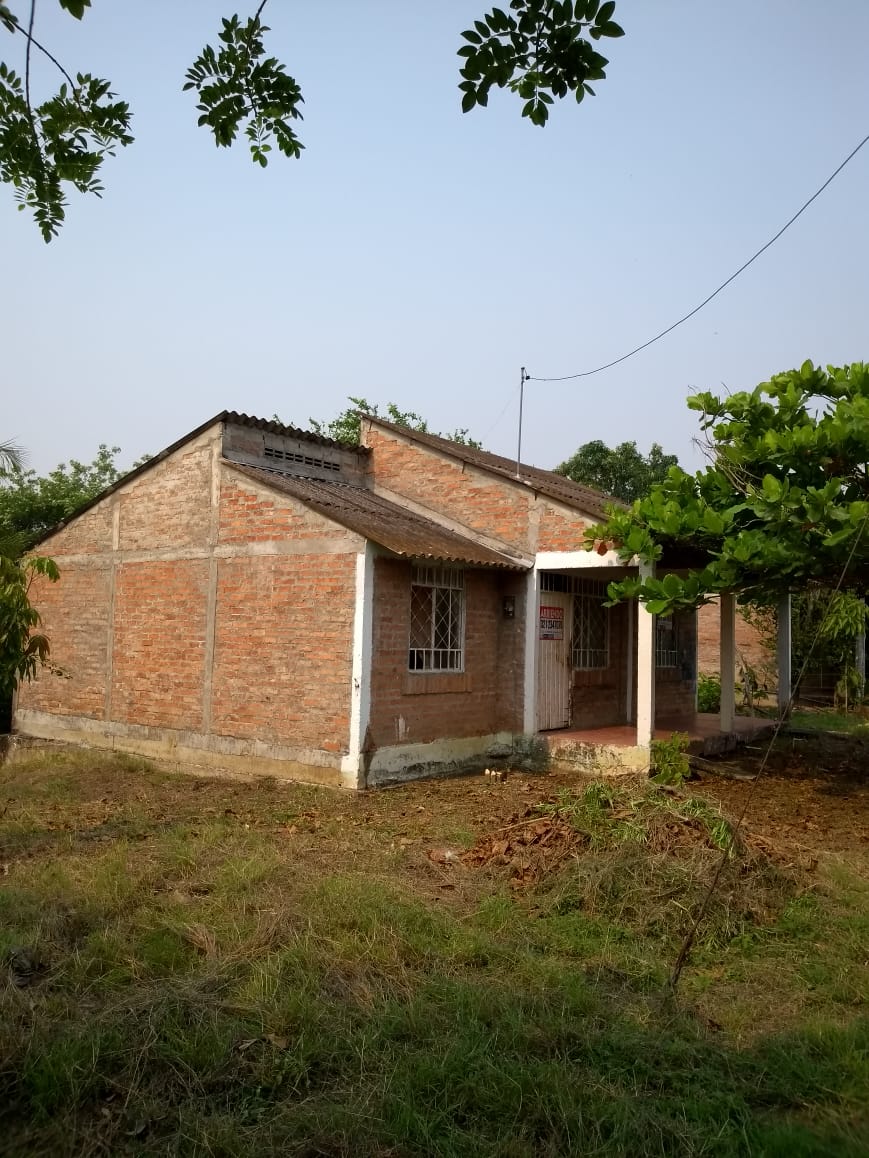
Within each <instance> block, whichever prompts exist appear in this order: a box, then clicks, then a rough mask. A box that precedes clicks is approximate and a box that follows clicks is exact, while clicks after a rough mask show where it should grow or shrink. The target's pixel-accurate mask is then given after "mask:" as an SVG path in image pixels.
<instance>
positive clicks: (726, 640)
mask: <svg viewBox="0 0 869 1158" xmlns="http://www.w3.org/2000/svg"><path fill="white" fill-rule="evenodd" d="M718 606H719V612H720V631H719V670H720V672H721V717H720V725H719V726H720V728H721V731H722V732H732V731H733V720H734V717H735V715H736V599H735V597H734V596H733V595H732V594H730V593H729V592H726V593H725V594H724V595H722V596H721V600H720V602H719V605H718Z"/></svg>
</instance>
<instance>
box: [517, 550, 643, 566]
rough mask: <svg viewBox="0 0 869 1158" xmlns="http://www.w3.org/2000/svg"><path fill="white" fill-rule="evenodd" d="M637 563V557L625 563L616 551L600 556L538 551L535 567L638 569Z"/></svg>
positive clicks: (589, 552)
mask: <svg viewBox="0 0 869 1158" xmlns="http://www.w3.org/2000/svg"><path fill="white" fill-rule="evenodd" d="M637 563H638V560H637V558H636V556H634V557H633V558H632V559H629V560H628V561H627V562H625V561H624V560H622V559H620V558H619V556H618V554H617V553H616V552H615V551H607V553H606V554H605V555H599V554H598V553H597V551H538V552H537V559H536V561H535V565H536V566H537V567H538V568H539V569H540V570H541V571H558V570H559V569H561V570H563V569H565V568H582V569H586V568H588V567H636V566H637Z"/></svg>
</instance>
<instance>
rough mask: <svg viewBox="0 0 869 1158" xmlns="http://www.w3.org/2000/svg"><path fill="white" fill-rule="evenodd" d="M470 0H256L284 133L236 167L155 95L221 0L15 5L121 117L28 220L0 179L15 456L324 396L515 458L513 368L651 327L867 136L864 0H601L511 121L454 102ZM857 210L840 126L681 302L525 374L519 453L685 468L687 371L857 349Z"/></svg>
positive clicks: (297, 415) (284, 408)
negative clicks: (537, 110)
mask: <svg viewBox="0 0 869 1158" xmlns="http://www.w3.org/2000/svg"><path fill="white" fill-rule="evenodd" d="M485 2H486V0H271V2H270V3H269V5H268V7H267V9H266V17H267V20H268V23H269V24H270V25H271V27H272V29H273V31H272V33H271V35H270V39H269V48H270V50H271V51H272V52H273V53H274V54H275V55H277V56H279V57H280V58H281V59H283V60H284V61H285V62H286V64H287V66H288V68H289V70H290V71H291V72H292V73H293V75H294V76H295V77H296V78H297V79H298V81H299V82H300V84H301V86H302V89H303V91H304V94H305V97H306V105H305V120H304V122H303V123H302V124H301V126H300V132H301V135H302V139H303V141H304V143H305V145H306V149H305V152H304V153H303V155H302V159H301V161H291V160H285V159H282V158H281V159H276V160H275V161H274V162H273V163H272V164H271V165H270V166H269V168H268V170H266V171H263V170H260V169H259V168H258V167H255V166H253V165H252V164H251V162H250V160H249V159H248V156H247V153H246V150H245V148H244V146H243V145H240V146H238V147H237V148H236V149H235V150H233V151H227V150H218V149H216V148H215V146H214V144H213V143H212V141H211V139H210V137H208V136H207V135H206V134H205V133H204V132H203V131H202V130H198V129H197V128H196V124H195V120H196V114H195V111H194V107H193V106H194V100H193V99H192V97H191V96H190V94H183V93H182V92H181V91H180V88H181V83H182V81H183V74H184V71H185V68H186V66H187V65H188V64H189V63H190V62H191V61H192V59H193V57H194V56H195V55H196V54H197V52H198V50H199V49H200V48H201V47H202V45H203V44H204V43H205V42H206V41H207V40H212V41H213V40H214V34H215V31H216V29H217V27H218V26H219V17H220V16H221V15H229V14H230V13H231V12H232V11H234V10H235V8H234V7H233V5H232V4H230V3H225V4H224V3H222V2H220V0H184V2H183V3H179V2H177V0H150V2H149V3H147V4H145V3H141V2H140V3H134V2H133V0H113V2H110V0H94V7H93V11H91V12H89V13H88V14H87V15H86V16H85V19H84V20H83V21H82V22H81V24H78V23H77V22H76V21H74V20H73V19H71V18H70V17H68V16H66V15H65V14H63V13H62V12H61V11H60V10H59V8H58V5H57V3H56V2H55V0H41V2H40V4H39V7H38V9H37V15H38V24H37V29H36V32H37V35H38V36H39V37H40V39H42V40H43V42H44V43H46V44H47V45H48V46H49V47H50V48H51V49H52V50H53V51H54V52H55V54H56V55H57V56H59V57H60V58H61V60H62V61H63V63H64V64H65V65H66V67H67V68H68V70H69V71H74V70H77V69H80V70H82V71H91V72H94V73H96V74H97V75H102V76H107V77H109V78H111V80H112V82H113V84H114V87H115V89H116V91H117V92H118V93H119V94H121V95H122V96H123V97H124V98H125V99H128V100H129V101H130V103H131V104H132V107H133V110H134V112H135V120H134V131H135V134H136V137H137V140H136V143H135V144H134V145H133V146H131V147H130V148H129V149H127V150H126V151H123V152H122V153H121V154H120V155H119V157H118V158H117V159H115V160H114V161H110V162H108V163H107V165H106V167H105V174H104V180H105V185H106V194H105V197H104V199H103V200H102V201H98V200H96V199H94V198H88V199H85V198H82V197H79V196H77V195H76V196H73V197H72V199H71V203H70V207H69V214H68V220H67V224H66V226H65V227H64V229H63V232H62V234H61V236H60V237H59V238H58V239H57V240H56V241H54V242H53V243H52V244H51V245H48V246H46V245H45V244H44V243H43V241H42V240H41V238H40V236H39V234H38V233H37V230H36V228H35V226H34V224H33V223H32V220H31V219H30V218H29V217H28V215H26V214H25V213H18V212H16V210H15V202H14V199H13V196H12V193H11V191H10V190H9V189H7V188H6V187H0V260H2V269H3V275H4V290H5V292H4V302H3V361H2V375H3V394H2V397H3V419H2V424H0V436H2V437H13V436H14V437H15V438H16V439H17V440H18V441H19V442H20V443H22V444H23V445H24V446H25V447H26V448H27V449H28V450H29V453H30V461H31V463H32V465H33V466H35V467H36V468H37V469H39V470H47V469H49V468H51V467H52V466H54V465H55V464H56V463H57V462H58V461H59V460H61V459H67V458H69V457H77V458H84V459H89V458H91V457H92V456H93V454H94V452H95V451H96V448H97V445H98V444H99V443H100V442H108V443H110V444H117V445H119V446H121V447H122V449H123V454H122V456H121V461H122V463H123V464H125V465H126V464H128V463H130V462H131V461H132V460H133V459H134V458H136V457H137V456H139V455H140V454H142V453H143V452H152V453H153V452H156V451H157V450H159V449H161V448H162V447H164V446H166V445H168V444H169V443H171V442H173V441H174V440H175V439H176V438H178V437H180V436H181V435H182V434H184V433H185V432H187V431H188V430H190V429H192V428H193V427H195V426H197V425H199V424H200V423H201V422H203V421H204V420H205V419H206V418H208V417H210V416H211V415H212V414H215V413H216V412H218V411H220V410H222V409H224V408H229V409H237V410H242V411H246V412H248V413H250V414H255V415H260V416H265V417H270V416H271V415H272V414H273V413H275V412H277V413H279V414H280V415H281V416H282V417H283V418H284V420H285V421H288V422H292V423H295V424H297V425H304V424H305V423H306V421H307V419H308V418H309V417H310V416H311V415H313V416H315V417H326V418H328V417H331V416H333V415H334V414H335V413H337V411H339V410H340V409H341V408H342V407H343V405H344V404H345V399H346V397H347V396H348V395H349V394H355V395H361V396H364V397H365V398H368V399H369V400H371V401H377V402H380V403H386V402H388V401H395V402H396V403H398V404H399V405H401V406H402V407H405V408H412V409H415V410H418V411H420V412H422V413H423V414H424V415H426V416H427V417H428V418H429V421H430V423H431V425H432V427H433V428H434V429H452V428H454V427H456V426H464V427H468V428H470V430H471V432H472V433H473V434H475V435H476V436H477V437H478V438H482V439H483V441H484V444H485V445H486V446H487V447H488V448H489V449H492V450H495V451H498V452H500V453H506V454H512V453H515V447H516V420H517V401H518V397H517V387H518V380H519V367H520V366H521V365H525V366H527V367H528V369H529V371H530V372H531V373H532V374H536V375H560V374H569V373H572V372H574V371H578V370H583V369H586V368H589V367H592V366H595V365H597V364H599V363H601V362H605V361H609V360H610V359H611V358H614V357H617V356H618V355H619V354H621V353H623V352H624V351H625V350H627V349H629V348H631V347H632V346H634V345H636V344H638V343H639V342H641V341H643V340H644V339H646V338H648V337H649V336H651V335H652V334H654V333H656V332H657V331H658V330H660V329H662V328H663V327H664V326H666V325H668V324H669V323H670V322H672V321H674V320H675V318H677V317H678V316H680V315H681V314H683V313H685V312H686V311H687V310H688V309H690V308H691V307H692V306H694V305H695V304H696V303H697V302H698V301H699V300H700V299H701V298H703V297H705V296H706V294H707V293H709V292H710V291H711V290H712V289H714V288H715V286H716V285H717V284H718V283H719V282H721V281H722V280H723V279H724V278H725V277H726V276H728V275H729V274H730V273H731V272H732V271H733V270H734V269H735V268H736V267H737V266H738V265H740V264H741V263H742V261H744V260H745V259H746V258H747V257H748V256H749V255H750V254H751V253H752V252H753V251H754V250H755V249H756V248H758V247H759V246H760V245H761V244H763V242H765V241H766V240H767V239H768V238H769V237H770V236H771V235H772V234H773V233H774V232H775V231H776V230H777V229H778V228H779V227H780V226H781V225H782V224H783V223H784V221H785V220H786V219H787V218H788V217H789V216H790V215H791V214H792V213H793V212H794V211H795V210H796V209H797V208H798V207H799V205H800V204H801V203H802V202H803V201H804V200H805V199H806V197H807V196H808V195H809V194H810V193H812V192H813V191H814V190H815V189H816V188H817V186H818V185H820V184H821V182H822V181H823V180H824V179H825V178H826V177H827V176H828V175H829V173H830V172H832V170H833V169H834V168H835V167H836V165H838V164H839V162H840V161H841V160H842V158H843V157H844V156H845V155H846V154H847V153H848V152H849V151H850V150H851V149H852V148H853V146H854V145H855V144H856V143H857V141H859V140H860V138H861V137H862V136H864V135H865V133H866V132H869V69H867V67H866V51H867V45H869V2H867V0H827V2H826V3H824V4H818V3H817V0H811V2H809V0H728V2H725V0H704V2H698V0H618V8H617V12H616V17H617V19H618V20H619V21H620V23H621V24H622V25H623V26H624V28H625V29H626V32H627V35H626V36H625V37H624V38H623V39H621V40H617V41H607V42H604V43H605V45H606V48H605V51H606V49H609V55H610V57H611V63H610V67H609V70H608V73H609V75H608V78H607V80H606V81H603V82H601V83H600V85H599V86H598V95H597V96H596V97H595V98H594V99H589V100H588V101H587V102H585V103H584V104H583V105H582V106H577V105H576V104H575V103H573V102H571V101H570V100H565V101H563V102H561V103H560V104H559V105H558V106H557V107H556V108H555V110H554V113H553V116H552V120H551V123H550V125H549V126H548V127H547V128H546V129H543V130H541V129H538V128H535V127H534V126H532V125H530V124H529V123H528V122H527V121H523V120H522V118H521V117H520V106H519V103H518V101H517V100H516V98H513V97H511V96H509V95H508V94H500V93H498V94H494V95H493V97H492V100H491V102H490V108H489V109H488V110H477V111H475V112H473V113H471V114H469V115H467V116H463V115H462V113H461V111H460V108H459V100H458V95H457V90H456V84H457V81H458V75H457V69H458V64H457V58H456V55H455V53H456V49H457V48H458V47H459V45H460V39H459V34H460V32H461V31H462V29H463V28H465V27H467V26H468V25H469V23H470V21H472V20H473V18H474V17H478V16H479V15H481V13H482V11H483V10H484V7H485ZM248 7H249V8H250V10H251V11H253V9H254V7H255V4H254V3H253V0H251V4H250V5H249V6H248ZM13 8H15V5H14V4H13ZM240 11H241V12H246V11H247V9H246V8H245V7H244V6H243V5H242V6H241V8H240ZM0 47H2V53H0V57H2V58H3V59H6V60H11V59H16V54H17V53H18V52H19V51H20V49H21V47H22V44H21V43H20V42H19V43H15V42H12V41H11V38H10V37H8V36H7V35H5V34H2V33H0ZM36 68H37V72H36V76H35V80H34V87H35V89H36V95H37V96H39V95H40V94H42V93H44V92H46V91H47V89H48V86H52V87H54V86H55V79H56V78H55V77H54V76H53V75H52V73H51V67H50V66H49V65H48V64H47V62H43V61H38V62H37V64H36ZM867 206H869V145H867V146H866V147H865V148H864V149H863V150H862V152H861V153H860V154H859V155H858V156H857V157H856V158H855V159H854V160H853V161H852V162H851V164H850V165H849V166H848V167H847V168H846V169H845V171H844V172H843V173H842V174H841V175H840V176H839V177H838V178H837V179H836V181H835V182H834V183H833V185H832V186H831V187H830V188H829V189H828V190H827V191H826V192H825V193H824V194H823V195H822V197H821V198H819V199H818V201H817V202H816V203H815V204H814V205H813V206H811V208H810V209H809V210H808V211H807V212H806V213H805V214H804V215H803V217H802V218H800V220H799V221H798V222H797V223H796V224H795V225H794V226H793V227H792V228H791V230H789V231H788V233H787V234H785V236H784V237H783V238H782V239H781V240H780V241H779V242H778V243H777V244H776V245H775V246H774V247H773V248H772V249H771V250H770V251H769V252H768V253H767V254H765V255H764V256H763V257H762V258H760V259H759V261H758V262H757V263H756V264H755V265H753V266H752V267H751V269H750V270H749V271H747V272H746V273H745V274H743V275H742V277H740V278H739V279H738V280H737V281H736V282H735V283H734V284H733V285H732V286H731V287H729V288H728V289H727V290H726V291H725V292H724V293H723V294H722V295H721V296H720V297H719V298H717V299H716V301H715V302H713V303H712V305H710V306H709V307H707V308H706V309H705V310H704V311H703V312H702V313H701V314H699V315H698V316H697V317H696V318H694V319H692V320H691V321H690V322H688V323H687V324H686V325H685V326H684V327H682V328H680V329H679V330H677V331H676V332H675V333H674V334H672V335H670V336H669V337H668V338H666V339H664V340H663V341H661V342H659V343H658V344H657V345H656V346H654V347H653V348H652V349H650V350H648V351H646V352H644V353H642V354H640V355H638V356H637V357H636V358H634V359H632V360H630V361H628V362H627V363H625V364H623V365H621V366H618V367H616V368H615V369H613V370H610V371H607V372H605V373H602V374H599V375H597V376H596V377H593V378H588V379H584V380H582V379H581V380H579V381H578V382H565V383H560V384H557V385H547V384H543V383H539V382H532V383H530V384H529V386H528V387H527V388H526V411H525V437H524V445H523V450H524V453H523V458H525V459H526V460H528V461H531V462H534V463H537V464H538V465H541V466H553V465H555V464H556V463H558V462H559V461H561V460H563V459H564V458H565V457H567V456H568V455H569V454H570V453H571V452H572V451H573V450H574V449H575V448H576V447H577V446H578V445H580V444H581V443H583V442H585V441H587V440H589V439H592V438H602V439H604V440H605V441H606V442H608V443H611V444H612V443H615V442H617V441H621V440H624V439H636V440H637V442H638V443H639V444H640V446H641V448H642V449H644V450H645V449H647V448H648V445H649V443H650V442H651V441H652V440H657V441H659V442H661V443H662V444H663V445H664V447H665V449H666V450H667V451H670V452H675V453H678V454H679V455H680V457H681V458H682V460H683V461H684V462H685V463H686V464H690V463H693V462H695V461H696V454H695V452H694V451H693V450H692V445H691V439H692V436H693V435H694V434H695V432H696V419H695V416H694V415H693V414H692V413H691V412H689V411H688V410H687V409H686V407H685V402H684V400H685V397H686V395H687V394H688V393H689V392H691V390H693V389H695V388H696V389H705V388H713V389H720V388H722V384H724V386H725V387H726V388H728V389H731V390H733V389H739V388H744V387H751V386H754V385H755V384H756V383H757V382H759V381H762V380H764V379H765V378H767V377H768V376H769V375H770V374H772V373H774V372H776V371H778V370H784V369H788V368H790V367H791V366H793V365H795V364H799V363H801V362H802V361H803V360H804V359H805V358H812V359H814V360H815V361H820V362H824V363H826V362H833V363H837V364H838V363H841V362H847V361H856V360H862V359H867V358H869V324H867V323H869V261H867V220H866V218H867Z"/></svg>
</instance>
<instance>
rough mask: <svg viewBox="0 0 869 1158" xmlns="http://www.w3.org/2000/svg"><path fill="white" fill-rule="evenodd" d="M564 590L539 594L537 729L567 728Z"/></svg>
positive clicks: (568, 606)
mask: <svg viewBox="0 0 869 1158" xmlns="http://www.w3.org/2000/svg"><path fill="white" fill-rule="evenodd" d="M572 605H573V599H572V596H570V595H569V594H568V593H567V592H565V591H541V593H540V612H539V615H538V616H537V727H538V730H539V731H541V732H545V731H547V730H548V729H549V728H568V727H569V726H570V675H571V664H570V631H571V625H570V614H571V610H572Z"/></svg>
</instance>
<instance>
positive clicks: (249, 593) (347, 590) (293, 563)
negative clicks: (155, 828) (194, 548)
mask: <svg viewBox="0 0 869 1158" xmlns="http://www.w3.org/2000/svg"><path fill="white" fill-rule="evenodd" d="M355 582H356V554H355V552H354V553H341V554H300V555H286V556H275V555H266V556H253V557H244V558H236V559H221V560H220V565H219V571H218V586H217V608H218V614H217V626H216V632H215V648H214V683H213V687H214V691H213V697H212V715H211V727H212V731H214V732H215V733H217V734H219V735H224V736H238V737H242V738H247V737H253V738H256V739H260V740H267V741H272V742H278V743H282V744H288V745H293V746H303V747H310V748H321V749H324V750H325V751H329V752H335V751H341V752H346V751H347V747H348V744H349V735H350V676H351V664H352V651H353V616H354V609H355Z"/></svg>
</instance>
